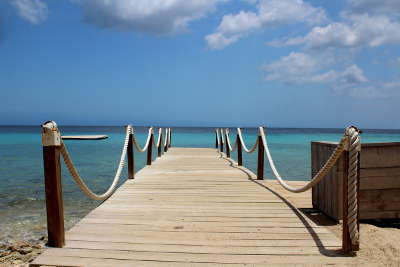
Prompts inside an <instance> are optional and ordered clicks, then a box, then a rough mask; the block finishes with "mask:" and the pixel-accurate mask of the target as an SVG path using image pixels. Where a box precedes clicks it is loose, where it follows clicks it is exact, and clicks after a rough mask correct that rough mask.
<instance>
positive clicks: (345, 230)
mask: <svg viewBox="0 0 400 267" xmlns="http://www.w3.org/2000/svg"><path fill="white" fill-rule="evenodd" d="M348 171H349V151H347V150H345V151H343V201H342V203H343V206H342V212H343V213H342V250H343V252H344V253H349V252H350V251H352V245H351V238H350V233H349V227H348V220H347V215H348V210H347V208H348V202H347V189H348V184H347V180H348Z"/></svg>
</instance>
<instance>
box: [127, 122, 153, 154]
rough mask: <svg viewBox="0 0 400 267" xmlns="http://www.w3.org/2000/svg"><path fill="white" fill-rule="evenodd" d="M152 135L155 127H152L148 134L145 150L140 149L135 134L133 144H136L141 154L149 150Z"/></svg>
mask: <svg viewBox="0 0 400 267" xmlns="http://www.w3.org/2000/svg"><path fill="white" fill-rule="evenodd" d="M132 133H133V129H132ZM152 134H153V127H150V128H149V133H148V134H147V140H146V143H145V145H144V146H143V148H141V147H140V145H139V142H138V141H137V140H136V135H135V134H133V143H134V144H135V147H136V149H137V150H138V151H139V152H145V151H146V150H147V148H148V147H149V144H150V139H151V135H152Z"/></svg>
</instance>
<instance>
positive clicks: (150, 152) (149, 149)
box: [147, 133, 154, 165]
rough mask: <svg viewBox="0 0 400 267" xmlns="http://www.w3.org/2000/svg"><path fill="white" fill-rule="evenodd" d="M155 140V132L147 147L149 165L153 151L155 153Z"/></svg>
mask: <svg viewBox="0 0 400 267" xmlns="http://www.w3.org/2000/svg"><path fill="white" fill-rule="evenodd" d="M153 142H154V134H153V133H151V136H150V143H149V146H148V147H147V165H151V160H152V156H153V155H152V153H153Z"/></svg>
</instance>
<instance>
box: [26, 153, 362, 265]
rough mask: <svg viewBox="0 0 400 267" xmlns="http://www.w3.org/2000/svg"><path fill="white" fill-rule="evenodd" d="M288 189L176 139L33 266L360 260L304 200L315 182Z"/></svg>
mask: <svg viewBox="0 0 400 267" xmlns="http://www.w3.org/2000/svg"><path fill="white" fill-rule="evenodd" d="M292 184H296V182H294V183H292ZM288 194H290V193H287V192H284V189H282V188H281V187H278V186H277V184H276V182H272V181H266V180H257V177H256V175H255V174H253V173H252V172H250V171H249V170H248V169H246V168H244V167H242V166H238V164H237V163H236V162H234V161H233V160H231V159H229V158H227V157H225V156H224V154H222V153H220V152H218V151H217V150H216V149H208V148H174V147H172V148H169V150H168V153H166V154H165V156H163V157H160V158H158V159H157V160H156V161H154V162H153V163H152V165H151V166H147V167H145V168H143V169H142V170H140V171H139V172H137V173H135V175H134V179H128V180H127V181H126V182H125V183H124V184H123V185H122V186H121V187H120V188H119V189H118V190H117V191H116V192H115V193H114V194H113V195H112V196H111V197H110V198H108V199H107V200H106V201H105V202H103V203H102V204H101V205H100V206H99V207H97V208H96V209H95V210H93V211H92V212H90V213H89V214H88V215H87V216H86V217H85V218H83V219H82V220H81V221H80V222H79V223H78V224H76V225H75V226H74V227H73V228H72V229H70V230H69V231H67V232H66V236H65V246H64V247H62V248H47V249H46V250H45V251H44V253H43V254H42V255H40V256H39V257H38V258H36V259H35V261H34V262H33V263H31V264H30V266H200V265H201V266H203V265H204V266H208V265H222V264H227V265H235V266H236V265H247V266H267V265H268V266H270V265H288V266H291V265H307V266H310V265H312V266H326V265H328V264H330V265H335V264H338V265H347V264H352V263H354V260H355V259H354V258H353V257H348V255H347V256H344V255H343V254H342V252H341V249H342V242H341V240H339V239H338V238H337V237H336V236H335V235H334V234H333V233H331V232H330V231H328V230H327V229H326V228H325V227H324V226H320V225H317V224H316V223H314V222H313V221H312V220H310V219H308V218H307V216H305V215H304V214H303V213H302V212H300V211H299V210H298V209H297V208H296V207H295V205H296V204H295V203H306V202H307V203H309V204H310V205H311V192H310V191H307V192H305V193H300V194H291V195H290V197H286V196H287V195H288Z"/></svg>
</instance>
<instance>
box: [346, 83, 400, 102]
mask: <svg viewBox="0 0 400 267" xmlns="http://www.w3.org/2000/svg"><path fill="white" fill-rule="evenodd" d="M350 95H351V96H353V97H356V98H370V99H372V98H373V99H376V98H389V97H392V96H394V95H397V96H398V95H400V82H398V81H397V82H386V83H381V84H379V85H375V86H365V87H355V88H352V89H351V90H350Z"/></svg>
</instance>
